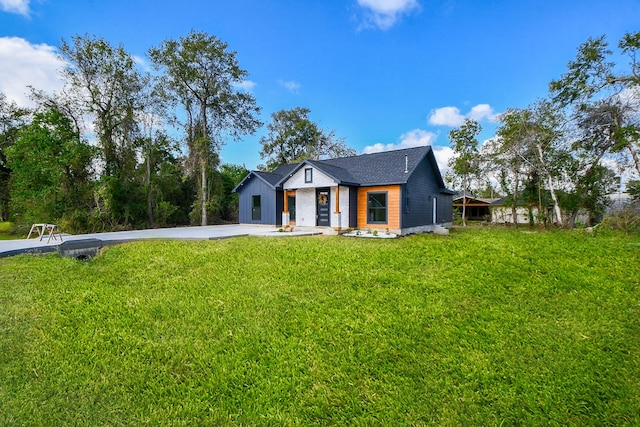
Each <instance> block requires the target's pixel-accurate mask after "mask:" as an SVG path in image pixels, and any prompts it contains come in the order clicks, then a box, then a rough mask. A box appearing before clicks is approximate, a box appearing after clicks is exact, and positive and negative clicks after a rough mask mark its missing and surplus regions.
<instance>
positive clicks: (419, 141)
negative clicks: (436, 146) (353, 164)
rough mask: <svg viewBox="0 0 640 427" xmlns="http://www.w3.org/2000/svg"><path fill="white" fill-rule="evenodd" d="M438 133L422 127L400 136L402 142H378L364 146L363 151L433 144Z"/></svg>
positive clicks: (376, 151) (366, 152)
mask: <svg viewBox="0 0 640 427" xmlns="http://www.w3.org/2000/svg"><path fill="white" fill-rule="evenodd" d="M437 137H438V135H436V134H435V133H432V132H428V131H426V130H422V129H414V130H411V131H409V132H407V133H404V134H402V135H401V136H400V142H398V143H397V144H382V143H377V144H374V145H368V146H366V147H364V150H363V153H365V154H371V153H379V152H381V151H391V150H400V149H403V148H413V147H424V146H425V145H431V144H432V143H433V142H434V141H435V140H436V138H437Z"/></svg>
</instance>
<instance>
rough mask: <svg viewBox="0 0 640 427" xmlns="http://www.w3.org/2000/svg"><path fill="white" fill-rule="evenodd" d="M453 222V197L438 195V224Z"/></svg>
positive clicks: (450, 195) (445, 194) (443, 194)
mask: <svg viewBox="0 0 640 427" xmlns="http://www.w3.org/2000/svg"><path fill="white" fill-rule="evenodd" d="M452 221H453V195H452V194H448V193H441V194H439V195H438V224H443V223H447V222H452Z"/></svg>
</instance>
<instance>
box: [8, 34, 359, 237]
mask: <svg viewBox="0 0 640 427" xmlns="http://www.w3.org/2000/svg"><path fill="white" fill-rule="evenodd" d="M59 55H60V57H61V59H62V60H63V61H64V64H65V67H64V69H63V70H61V73H60V74H61V78H62V81H63V83H64V85H63V89H62V90H60V91H59V92H56V93H53V94H48V93H44V92H43V91H40V90H37V89H35V88H32V90H31V98H32V100H33V101H34V104H35V107H33V108H29V109H27V108H21V107H18V106H17V105H16V104H15V103H13V102H10V101H8V100H7V99H6V97H5V95H4V94H2V93H0V221H8V220H11V221H14V222H16V223H17V224H24V225H28V224H31V223H38V222H52V223H53V222H55V223H58V224H60V225H61V226H62V228H63V230H65V231H67V232H72V233H75V232H88V231H89V232H97V231H108V230H120V229H131V228H142V227H161V226H175V225H187V224H200V225H207V224H212V223H222V222H226V221H231V222H233V221H236V220H237V214H238V213H237V198H236V197H235V195H234V194H232V192H231V190H232V189H233V187H234V186H235V185H236V184H238V182H239V181H240V180H241V179H242V178H243V177H244V176H245V175H246V174H247V173H248V172H249V171H248V170H247V169H246V168H245V167H244V166H240V165H233V164H221V162H220V157H219V153H220V150H221V148H222V146H223V145H224V144H225V142H226V141H228V140H239V139H240V138H241V137H242V136H244V135H250V134H254V133H255V132H256V130H257V129H259V128H260V127H261V126H262V125H263V123H262V122H261V121H260V120H259V113H260V108H259V107H258V106H257V103H256V100H255V98H254V97H253V95H252V94H251V93H249V92H247V91H245V90H243V83H244V82H245V80H246V78H247V76H248V73H247V71H246V70H244V69H242V68H241V67H240V66H239V64H238V61H237V57H236V53H235V52H233V51H231V50H229V47H228V45H227V44H226V43H225V42H223V41H221V40H219V39H218V38H217V37H215V36H212V35H210V34H207V33H204V32H196V31H191V32H190V33H189V34H188V35H187V36H185V37H181V38H179V39H168V40H165V41H163V42H162V43H161V44H160V45H159V46H157V47H153V48H151V49H149V51H148V59H149V61H150V63H151V64H152V66H153V70H154V72H153V73H150V72H143V71H141V70H140V67H138V66H137V64H136V59H135V58H134V56H133V55H131V54H130V53H129V52H127V51H126V50H125V49H124V47H123V46H122V45H117V46H114V45H112V44H110V43H108V42H107V41H105V40H104V39H102V38H98V37H94V36H89V35H83V36H80V35H77V36H74V37H72V38H71V40H68V41H67V40H63V41H62V44H61V46H60V48H59ZM308 114H309V110H308V109H305V108H295V109H292V110H290V111H284V110H283V111H279V112H277V113H274V114H273V115H272V117H273V123H271V124H270V125H269V126H268V130H269V135H267V136H266V137H264V138H262V139H261V143H262V144H263V151H262V152H261V155H262V157H263V158H264V159H266V160H267V165H264V166H262V168H263V169H265V170H269V169H273V168H275V167H277V166H278V165H279V164H282V163H287V162H290V161H300V160H302V159H303V158H317V157H318V156H328V155H342V154H345V153H353V150H350V149H348V148H347V147H346V145H344V143H343V141H341V140H338V139H336V138H335V135H334V133H333V132H328V133H327V132H325V131H323V130H321V129H320V128H319V127H318V126H317V125H316V124H315V123H313V122H312V121H311V120H310V119H309V117H308Z"/></svg>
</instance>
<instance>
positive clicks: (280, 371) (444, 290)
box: [0, 229, 640, 426]
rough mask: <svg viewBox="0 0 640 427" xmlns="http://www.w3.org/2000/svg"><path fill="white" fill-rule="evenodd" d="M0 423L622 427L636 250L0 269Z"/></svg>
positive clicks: (349, 244) (508, 242)
mask: <svg viewBox="0 0 640 427" xmlns="http://www.w3.org/2000/svg"><path fill="white" fill-rule="evenodd" d="M0 407H1V408H2V409H1V410H0V425H86V426H98V425H154V426H155V425H189V426H191V425H193V426H195V425H277V426H280V425H393V426H398V425H430V424H431V425H451V426H454V425H455V426H457V425H465V426H472V425H477V426H491V425H535V426H537V425H576V426H582V425H594V426H601V425H638V424H640V241H639V240H638V239H637V238H635V239H632V238H625V237H621V236H606V235H599V236H593V235H589V234H585V233H580V232H541V233H532V232H528V231H524V230H505V229H470V230H454V232H453V233H452V235H451V236H448V237H442V236H434V235H420V236H411V237H407V238H403V239H396V240H377V239H375V240H372V239H353V238H345V237H337V236H334V237H311V238H279V239H275V238H272V239H269V238H250V237H246V238H235V239H229V240H221V241H197V242H193V241H192V242H175V241H155V242H140V243H133V244H127V245H121V246H115V247H111V248H109V249H108V250H105V251H104V253H103V254H102V255H101V256H99V257H97V258H95V259H93V260H91V261H89V262H80V261H76V260H73V259H63V258H59V257H57V256H55V255H51V256H19V257H12V258H4V259H0Z"/></svg>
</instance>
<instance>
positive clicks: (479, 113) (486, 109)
mask: <svg viewBox="0 0 640 427" xmlns="http://www.w3.org/2000/svg"><path fill="white" fill-rule="evenodd" d="M467 117H469V118H470V119H473V120H475V121H477V122H480V121H482V120H485V119H487V120H490V121H495V119H496V114H495V112H494V111H493V108H491V105H489V104H478V105H476V106H475V107H472V108H471V111H469V114H467Z"/></svg>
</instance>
